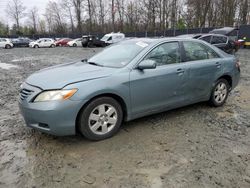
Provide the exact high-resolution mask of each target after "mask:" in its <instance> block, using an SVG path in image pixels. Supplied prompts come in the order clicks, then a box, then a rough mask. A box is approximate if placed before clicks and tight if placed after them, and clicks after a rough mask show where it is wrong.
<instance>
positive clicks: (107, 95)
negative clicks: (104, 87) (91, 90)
mask: <svg viewBox="0 0 250 188" xmlns="http://www.w3.org/2000/svg"><path fill="white" fill-rule="evenodd" d="M100 97H111V98H113V99H115V100H116V101H117V102H118V103H119V104H120V105H121V108H122V112H123V121H124V120H126V119H127V116H128V107H127V105H126V103H125V100H124V99H123V98H122V97H121V96H119V95H117V94H114V93H102V94H98V95H96V96H93V97H92V98H90V99H89V100H88V101H87V102H86V103H85V104H84V105H83V106H82V107H81V109H80V110H79V112H78V113H77V116H76V121H75V128H76V132H79V131H78V125H79V118H80V114H81V112H82V111H83V109H84V108H85V107H86V106H87V105H88V104H89V103H90V102H91V101H93V100H95V99H97V98H100Z"/></svg>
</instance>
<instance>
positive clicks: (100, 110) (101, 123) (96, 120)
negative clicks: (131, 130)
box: [88, 104, 118, 135]
mask: <svg viewBox="0 0 250 188" xmlns="http://www.w3.org/2000/svg"><path fill="white" fill-rule="evenodd" d="M117 116H118V115H117V110H116V109H115V107H114V106H112V105H110V104H101V105H99V106H97V107H96V108H94V110H93V111H92V112H91V113H90V115H89V120H88V125H89V128H90V130H91V131H92V132H93V133H94V134H97V135H104V134H107V133H108V132H110V131H112V129H113V128H114V127H115V125H116V123H117Z"/></svg>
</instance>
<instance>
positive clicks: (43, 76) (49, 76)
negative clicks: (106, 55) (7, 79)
mask: <svg viewBox="0 0 250 188" xmlns="http://www.w3.org/2000/svg"><path fill="white" fill-rule="evenodd" d="M113 72H114V68H108V67H100V66H96V65H90V64H87V63H83V62H75V63H67V64H61V65H57V66H53V67H49V68H46V69H42V70H40V71H38V72H35V73H34V74H32V75H31V76H29V77H28V78H27V79H26V83H28V84H30V85H33V86H37V87H39V88H41V89H43V90H49V89H61V88H63V87H65V86H66V85H69V84H71V83H76V82H83V81H88V80H93V79H98V78H103V77H107V76H109V75H111V74H112V73H113Z"/></svg>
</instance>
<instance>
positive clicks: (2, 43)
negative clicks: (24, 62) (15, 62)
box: [0, 38, 14, 49]
mask: <svg viewBox="0 0 250 188" xmlns="http://www.w3.org/2000/svg"><path fill="white" fill-rule="evenodd" d="M13 46H14V45H13V44H12V42H11V40H10V39H6V38H0V48H6V49H10V48H13Z"/></svg>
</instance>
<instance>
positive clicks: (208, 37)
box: [200, 36, 211, 43]
mask: <svg viewBox="0 0 250 188" xmlns="http://www.w3.org/2000/svg"><path fill="white" fill-rule="evenodd" d="M200 40H204V41H206V42H208V43H210V42H211V36H205V37H201V38H200Z"/></svg>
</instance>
